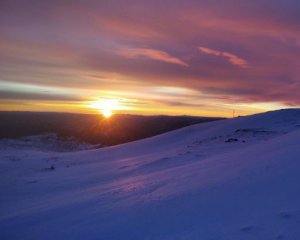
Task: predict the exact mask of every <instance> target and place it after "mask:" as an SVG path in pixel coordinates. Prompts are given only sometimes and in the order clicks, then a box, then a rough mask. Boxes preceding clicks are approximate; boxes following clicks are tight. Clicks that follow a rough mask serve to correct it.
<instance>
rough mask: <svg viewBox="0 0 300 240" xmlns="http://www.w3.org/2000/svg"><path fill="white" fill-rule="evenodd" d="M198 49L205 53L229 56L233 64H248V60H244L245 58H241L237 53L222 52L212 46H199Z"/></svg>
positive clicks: (228, 58) (241, 65)
mask: <svg viewBox="0 0 300 240" xmlns="http://www.w3.org/2000/svg"><path fill="white" fill-rule="evenodd" d="M198 49H199V50H200V51H201V52H202V53H204V54H208V55H213V56H217V57H224V58H227V60H228V61H229V62H230V63H231V64H233V65H237V66H239V67H246V66H247V61H246V60H244V59H242V58H240V57H238V56H237V55H234V54H232V53H229V52H221V51H218V50H215V49H211V48H206V47H198Z"/></svg>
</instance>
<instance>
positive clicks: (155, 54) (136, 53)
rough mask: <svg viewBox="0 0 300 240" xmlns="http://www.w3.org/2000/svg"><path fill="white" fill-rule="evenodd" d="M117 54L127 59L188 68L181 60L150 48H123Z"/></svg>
mask: <svg viewBox="0 0 300 240" xmlns="http://www.w3.org/2000/svg"><path fill="white" fill-rule="evenodd" d="M117 54H119V55H121V56H123V57H127V58H139V57H146V58H150V59H153V60H158V61H162V62H166V63H171V64H177V65H180V66H185V67H188V64H187V63H185V62H184V61H182V60H181V59H179V58H177V57H174V56H171V55H170V54H168V53H167V52H165V51H160V50H156V49H151V48H123V49H120V50H119V51H118V52H117Z"/></svg>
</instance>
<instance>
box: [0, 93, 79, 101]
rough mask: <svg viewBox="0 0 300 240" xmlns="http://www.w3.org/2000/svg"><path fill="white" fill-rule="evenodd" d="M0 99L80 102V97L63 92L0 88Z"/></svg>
mask: <svg viewBox="0 0 300 240" xmlns="http://www.w3.org/2000/svg"><path fill="white" fill-rule="evenodd" d="M0 99H5V100H41V101H44V100H45V101H59V102H64V101H71V102H80V101H82V98H80V97H76V96H72V95H65V94H47V93H44V94H43V93H29V92H17V91H7V90H4V91H3V90H0Z"/></svg>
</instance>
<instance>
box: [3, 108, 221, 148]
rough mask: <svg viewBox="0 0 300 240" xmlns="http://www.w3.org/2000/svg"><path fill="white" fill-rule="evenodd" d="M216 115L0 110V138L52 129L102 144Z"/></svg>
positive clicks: (160, 131)
mask: <svg viewBox="0 0 300 240" xmlns="http://www.w3.org/2000/svg"><path fill="white" fill-rule="evenodd" d="M219 119H220V118H207V117H191V116H139V115H114V116H112V117H111V118H109V119H105V118H103V117H102V116H100V115H93V114H73V113H42V112H0V138H16V137H23V136H31V135H39V134H46V133H56V134H57V135H58V136H59V138H61V139H64V138H69V137H74V138H76V139H77V140H80V141H85V142H88V143H93V144H101V145H103V146H109V145H115V144H120V143H125V142H129V141H134V140H138V139H142V138H146V137H151V136H154V135H158V134H161V133H164V132H167V131H171V130H175V129H178V128H181V127H185V126H188V125H192V124H196V123H202V122H208V121H214V120H219Z"/></svg>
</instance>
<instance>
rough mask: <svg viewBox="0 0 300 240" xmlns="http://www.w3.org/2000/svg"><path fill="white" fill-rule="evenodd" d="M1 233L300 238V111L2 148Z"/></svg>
mask: <svg viewBox="0 0 300 240" xmlns="http://www.w3.org/2000/svg"><path fill="white" fill-rule="evenodd" d="M0 171H1V172H0V176H1V181H0V239H103V240H110V239H114V240H123V239H124V240H127V239H128V240H129V239H130V240H140V239H145V240H152V239H153V240H154V239H157V240H158V239H160V240H177V239H178V240H179V239H180V240H183V239H185V240H187V239H193V240H194V239H202V240H208V239H210V240H212V239H221V240H227V239H228V240H236V239H243V240H247V239H255V240H257V239H263V240H268V239H290V240H297V239H300V110H299V109H290V110H280V111H274V112H268V113H264V114H257V115H253V116H248V117H240V118H234V119H228V120H222V121H216V122H210V123H204V124H198V125H194V126H190V127H186V128H183V129H180V130H176V131H173V132H169V133H166V134H163V135H160V136H156V137H152V138H148V139H144V140H141V141H136V142H132V143H127V144H123V145H119V146H114V147H109V148H103V149H97V150H85V151H79V152H68V153H66V152H63V153H61V152H60V153H59V152H50V151H47V152H45V151H37V150H36V151H32V150H26V149H25V150H24V149H22V150H18V149H15V150H14V151H9V150H8V149H7V148H6V150H5V149H4V150H2V149H1V152H0Z"/></svg>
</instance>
